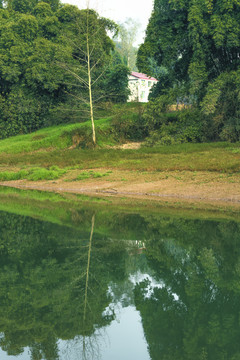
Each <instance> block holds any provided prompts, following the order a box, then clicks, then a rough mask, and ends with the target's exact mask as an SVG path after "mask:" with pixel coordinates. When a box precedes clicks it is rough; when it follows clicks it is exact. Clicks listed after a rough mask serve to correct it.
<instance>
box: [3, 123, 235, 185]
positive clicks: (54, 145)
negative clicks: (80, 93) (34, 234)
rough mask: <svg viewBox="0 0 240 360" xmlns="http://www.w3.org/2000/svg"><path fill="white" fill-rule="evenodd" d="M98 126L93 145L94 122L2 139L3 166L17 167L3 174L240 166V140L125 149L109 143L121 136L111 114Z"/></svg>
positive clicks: (33, 175) (227, 170) (53, 176)
mask: <svg viewBox="0 0 240 360" xmlns="http://www.w3.org/2000/svg"><path fill="white" fill-rule="evenodd" d="M96 129H97V142H98V146H97V147H96V148H92V149H89V148H84V143H86V144H87V143H88V142H90V143H91V124H90V122H85V123H81V124H71V125H60V126H57V127H50V128H45V129H41V130H39V131H37V132H35V133H32V134H28V135H19V136H15V137H12V138H8V139H5V140H1V141H0V167H1V166H2V167H6V166H8V167H12V168H14V169H13V170H14V173H15V174H12V173H8V174H7V172H6V171H5V170H6V169H5V168H4V169H3V170H4V171H2V173H1V177H0V180H4V179H10V178H11V177H12V179H17V178H19V179H22V178H27V179H30V180H33V179H34V180H38V179H39V180H40V179H56V178H58V177H59V176H61V175H62V174H61V173H60V172H59V170H56V169H53V168H52V169H50V168H51V166H53V165H55V166H57V167H58V169H60V168H61V170H63V169H64V170H65V171H70V170H72V169H80V170H85V171H87V170H89V169H98V168H105V169H109V170H110V169H111V170H113V169H122V170H133V171H175V170H179V171H183V170H189V171H218V172H225V173H236V172H239V171H240V150H239V149H240V147H239V143H236V144H232V143H226V142H221V143H204V144H203V143H202V144H195V143H187V144H178V145H170V146H156V147H152V148H149V147H141V148H140V149H139V150H119V149H112V148H109V145H113V144H114V141H115V140H114V138H113V135H112V131H111V118H105V119H100V120H97V121H96ZM74 137H75V138H77V141H80V143H81V145H83V148H78V147H77V146H76V148H72V145H73V140H74ZM75 145H76V144H75ZM24 166H27V169H26V168H25V169H23V167H24ZM16 167H17V169H15V168H16ZM32 167H35V168H36V167H38V168H39V169H38V170H37V169H35V170H34V171H33V172H31V173H28V174H27V173H26V171H28V168H32ZM40 168H41V169H40ZM44 169H45V170H44ZM96 177H97V175H96ZM99 177H100V175H99ZM85 178H86V175H85Z"/></svg>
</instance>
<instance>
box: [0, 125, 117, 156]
mask: <svg viewBox="0 0 240 360" xmlns="http://www.w3.org/2000/svg"><path fill="white" fill-rule="evenodd" d="M91 131H92V130H91V122H90V121H87V122H84V123H80V124H70V125H59V126H53V127H49V128H44V129H41V130H38V131H36V132H34V133H32V134H27V135H18V136H13V137H11V138H8V139H4V140H1V141H0V154H1V153H6V154H19V153H31V152H35V151H38V150H40V149H41V150H48V149H51V150H56V149H57V150H61V149H67V148H69V147H71V146H72V145H73V137H74V136H77V137H79V139H81V138H82V141H83V142H91V136H92V134H91ZM96 132H97V137H98V143H99V146H100V145H101V146H104V145H112V144H113V143H114V140H113V138H112V137H111V136H110V132H111V119H110V118H105V119H100V120H98V121H96Z"/></svg>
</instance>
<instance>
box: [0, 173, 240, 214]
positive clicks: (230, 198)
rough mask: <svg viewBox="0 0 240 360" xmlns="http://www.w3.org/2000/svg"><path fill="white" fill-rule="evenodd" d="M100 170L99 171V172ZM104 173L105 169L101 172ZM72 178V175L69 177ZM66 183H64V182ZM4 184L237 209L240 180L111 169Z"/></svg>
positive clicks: (213, 176)
mask: <svg viewBox="0 0 240 360" xmlns="http://www.w3.org/2000/svg"><path fill="white" fill-rule="evenodd" d="M98 170H99V169H98ZM101 170H102V171H104V169H101ZM72 178H73V175H72ZM66 180H67V181H66ZM69 180H70V178H69V177H68V179H66V178H65V179H64V178H63V179H59V180H54V181H36V182H34V181H26V180H18V181H6V182H2V183H0V185H4V186H12V187H18V188H22V189H39V190H44V191H56V192H71V193H87V194H90V195H91V194H92V195H94V194H95V195H96V194H98V195H103V196H118V197H130V198H132V199H135V198H140V199H151V200H155V201H167V202H174V203H176V202H179V201H181V202H189V201H191V202H194V203H196V204H198V203H202V204H213V205H214V206H216V207H218V206H220V205H225V206H233V207H239V208H240V177H239V175H238V174H233V175H231V176H229V175H227V174H220V173H217V172H216V173H215V172H211V173H209V172H197V173H195V172H194V173H193V172H189V171H184V172H180V171H176V172H159V173H157V172H147V171H146V172H136V171H120V170H114V171H113V172H112V173H111V174H109V176H106V177H102V178H96V179H94V178H91V179H85V180H81V181H69Z"/></svg>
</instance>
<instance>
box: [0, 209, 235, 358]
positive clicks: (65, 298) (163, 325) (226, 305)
mask: <svg viewBox="0 0 240 360" xmlns="http://www.w3.org/2000/svg"><path fill="white" fill-rule="evenodd" d="M68 216H69V217H68V221H67V222H66V218H64V222H65V225H60V224H53V223H51V222H46V221H45V222H44V221H41V220H39V219H33V218H30V217H26V216H20V215H15V214H10V213H6V212H0V288H1V293H0V302H1V306H0V334H1V335H0V346H1V348H2V349H3V350H5V351H6V352H7V353H8V354H9V355H15V356H17V355H18V354H20V353H22V352H23V351H24V348H26V347H29V349H30V352H31V359H32V360H37V359H38V360H39V359H45V360H55V359H59V349H58V340H59V339H62V340H70V339H77V340H76V341H78V340H79V339H81V341H82V351H85V350H84V349H85V347H86V346H87V345H86V344H88V345H89V344H90V343H91V341H90V340H92V343H94V342H95V340H94V339H95V338H94V334H95V333H96V330H97V329H101V328H105V327H106V326H108V325H109V324H110V323H111V322H112V320H113V319H115V314H114V306H111V305H112V304H114V303H115V304H118V303H121V305H122V306H123V307H127V306H129V305H134V304H135V306H136V308H137V310H138V311H139V312H140V315H141V318H142V324H143V329H144V333H145V337H146V340H147V343H148V347H149V354H150V357H151V359H152V360H158V359H159V358H161V359H164V360H175V359H179V360H181V359H182V360H183V359H189V360H190V359H191V360H192V359H197V360H198V359H199V360H200V359H209V360H215V359H230V360H235V359H238V358H239V354H240V345H239V342H238V339H239V336H240V326H239V314H240V246H239V245H240V224H239V223H238V222H236V221H226V220H218V221H217V220H216V221H214V220H201V219H196V218H195V219H194V218H193V219H191V218H183V217H179V216H166V215H161V214H160V213H155V214H150V213H141V214H139V213H137V212H136V213H135V214H134V213H131V214H127V213H124V212H121V213H116V212H114V211H112V212H110V211H109V212H108V210H107V209H106V207H104V209H102V211H101V209H100V207H98V212H97V213H95V211H93V210H91V208H89V207H88V208H81V209H76V208H75V209H74V210H72V212H69V214H68ZM66 224H67V225H66ZM138 273H141V274H148V277H146V278H145V280H141V281H140V282H139V283H135V282H133V281H131V276H130V275H134V274H138ZM109 288H110V289H111V291H110V292H109ZM106 309H108V311H105V310H106ZM89 339H90V340H89ZM79 341H80V340H79ZM93 351H94V349H92V352H93ZM85 355H86V353H85ZM83 358H84V357H83ZM86 358H88V359H90V357H86ZM93 358H94V356H93Z"/></svg>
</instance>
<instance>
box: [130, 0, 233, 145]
mask: <svg viewBox="0 0 240 360" xmlns="http://www.w3.org/2000/svg"><path fill="white" fill-rule="evenodd" d="M239 19H240V4H239V2H238V1H235V0H230V1H227V2H226V1H223V0H216V1H211V0H210V1H198V0H196V1H191V2H190V1H178V0H173V1H169V0H155V2H154V10H153V13H152V16H151V18H150V21H149V24H148V27H147V32H146V39H145V41H144V44H142V45H141V47H140V49H139V52H138V59H137V66H138V68H139V69H140V70H141V71H145V72H147V73H148V74H149V75H153V67H152V64H153V63H154V64H155V65H157V66H158V67H165V68H166V69H167V73H168V78H169V80H170V81H168V82H167V84H166V90H167V89H168V88H174V87H176V86H179V84H180V86H181V88H184V89H185V98H187V97H188V99H189V101H191V103H192V104H194V103H195V104H196V105H197V106H199V107H200V108H201V109H202V112H203V113H212V114H213V116H214V117H215V119H216V121H219V118H221V121H220V131H221V129H222V128H224V127H225V126H227V122H228V125H229V123H230V124H232V127H233V128H234V129H235V130H234V131H233V136H234V134H235V139H238V138H239V108H238V105H237V104H236V99H237V98H238V97H239V85H238V84H239V81H238V78H239V76H238V72H239V66H240V60H239V59H240V58H239V46H240V38H239V32H240V25H239V24H240V23H239ZM234 77H235V78H236V81H235V83H234V84H232V79H233V78H234ZM161 92H162V89H160V91H159V94H161ZM230 104H231V105H230ZM217 119H218V120H217Z"/></svg>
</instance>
